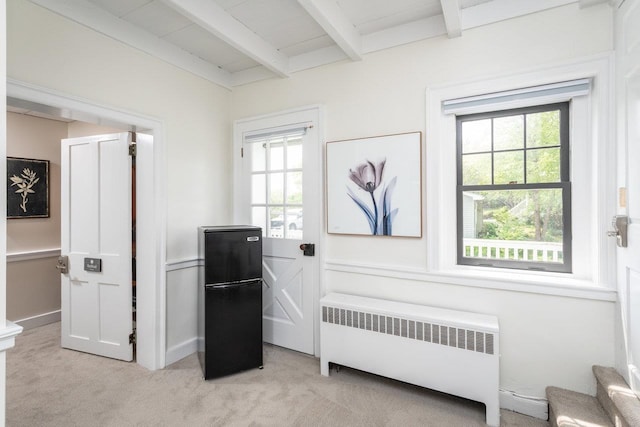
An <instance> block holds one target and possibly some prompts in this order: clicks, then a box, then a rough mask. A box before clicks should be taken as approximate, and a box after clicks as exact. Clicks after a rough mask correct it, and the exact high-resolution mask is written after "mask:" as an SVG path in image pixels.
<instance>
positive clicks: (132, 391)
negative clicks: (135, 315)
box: [6, 323, 548, 427]
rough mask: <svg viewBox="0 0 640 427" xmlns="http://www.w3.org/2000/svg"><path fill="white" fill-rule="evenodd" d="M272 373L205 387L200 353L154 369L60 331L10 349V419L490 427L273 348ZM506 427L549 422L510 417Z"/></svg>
mask: <svg viewBox="0 0 640 427" xmlns="http://www.w3.org/2000/svg"><path fill="white" fill-rule="evenodd" d="M264 352H265V353H264V354H265V365H264V369H263V370H259V369H253V370H250V371H246V372H243V373H240V374H236V375H231V376H228V377H225V378H221V379H217V380H210V381H206V382H205V381H204V380H203V379H202V375H201V371H200V367H199V365H198V360H197V357H196V356H195V355H191V356H189V357H186V358H185V359H183V360H181V361H179V362H177V363H174V364H173V365H171V366H169V367H167V368H166V369H163V370H159V371H155V372H152V371H147V370H145V369H144V368H141V367H140V366H138V365H137V364H135V363H126V362H119V361H115V360H111V359H106V358H102V357H98V356H93V355H89V354H85V353H80V352H75V351H70V350H64V349H62V348H60V324H59V323H54V324H51V325H47V326H42V327H39V328H36V329H32V330H29V331H26V332H24V333H23V334H22V335H20V336H18V337H17V338H16V347H15V348H13V349H11V350H9V351H8V352H7V422H6V425H7V426H9V427H16V426H29V427H35V426H437V427H450V426H451V427H457V426H460V427H467V426H468V427H475V426H484V425H485V423H484V417H485V414H484V405H482V404H479V403H475V402H470V401H467V400H464V399H459V398H456V397H452V396H448V395H445V394H441V393H437V392H433V391H430V390H427V389H424V388H420V387H415V386H411V385H408V384H404V383H400V382H397V381H393V380H389V379H385V378H381V377H377V376H374V375H370V374H367V373H363V372H359V371H356V370H352V369H347V368H342V369H341V370H340V372H338V373H336V372H335V370H332V372H331V376H330V377H329V378H326V377H323V376H321V375H320V363H319V361H318V359H315V358H313V357H310V356H305V355H302V354H299V353H296V352H293V351H289V350H285V349H282V348H279V347H274V346H271V345H265V347H264ZM501 418H502V426H507V427H543V426H545V427H546V426H548V424H547V422H545V421H540V420H537V419H534V418H530V417H526V416H524V415H519V414H515V413H513V412H509V411H502V417H501Z"/></svg>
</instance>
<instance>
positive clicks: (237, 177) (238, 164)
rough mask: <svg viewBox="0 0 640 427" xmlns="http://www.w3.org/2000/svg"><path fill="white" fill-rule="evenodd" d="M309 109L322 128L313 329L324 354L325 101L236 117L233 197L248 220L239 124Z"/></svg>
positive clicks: (237, 216)
mask: <svg viewBox="0 0 640 427" xmlns="http://www.w3.org/2000/svg"><path fill="white" fill-rule="evenodd" d="M305 111H311V112H313V113H314V114H315V117H316V120H317V121H316V123H317V125H316V126H317V132H318V141H319V143H318V144H317V147H316V148H317V152H316V153H315V155H316V156H317V158H318V159H320V164H319V166H320V167H319V168H318V174H320V176H319V177H318V180H317V182H318V188H317V189H316V191H315V194H316V195H317V196H316V197H318V200H317V206H318V208H319V210H320V223H319V229H318V237H317V239H316V241H315V243H316V251H315V257H316V259H317V262H316V266H317V267H316V272H315V273H316V274H317V280H314V282H313V286H314V289H313V316H314V319H316V321H315V322H314V327H313V329H314V331H313V340H314V345H313V347H314V355H315V356H317V357H319V356H320V322H319V321H317V320H318V319H319V318H320V311H319V310H320V309H319V305H320V297H321V295H322V293H323V289H324V270H323V268H322V267H321V266H322V265H323V264H324V256H325V255H324V247H325V244H324V243H325V237H324V236H325V234H326V233H325V224H326V221H325V219H324V212H325V208H324V196H323V195H324V190H323V187H322V183H323V182H324V175H323V173H324V162H323V159H324V107H323V106H322V105H308V106H303V107H299V108H293V109H288V110H283V111H277V112H274V113H270V114H264V115H259V116H253V117H248V118H244V119H240V120H235V121H234V134H233V153H234V156H233V183H234V201H233V218H234V221H236V222H243V221H246V219H245V217H246V215H243V213H244V212H243V209H244V207H243V205H242V201H241V197H239V195H238V192H241V191H243V188H242V182H243V178H242V157H241V150H242V143H243V140H242V135H241V134H240V133H239V132H237V131H236V127H237V126H238V125H239V124H242V123H245V122H251V121H258V120H264V119H271V118H277V117H280V116H285V115H288V114H295V113H301V112H305Z"/></svg>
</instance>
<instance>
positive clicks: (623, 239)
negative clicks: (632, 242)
mask: <svg viewBox="0 0 640 427" xmlns="http://www.w3.org/2000/svg"><path fill="white" fill-rule="evenodd" d="M611 226H612V227H613V230H611V231H608V232H607V236H609V237H615V238H616V243H617V244H618V246H619V247H621V248H626V247H627V228H628V226H629V217H628V216H626V215H616V216H614V217H613V220H612V221H611Z"/></svg>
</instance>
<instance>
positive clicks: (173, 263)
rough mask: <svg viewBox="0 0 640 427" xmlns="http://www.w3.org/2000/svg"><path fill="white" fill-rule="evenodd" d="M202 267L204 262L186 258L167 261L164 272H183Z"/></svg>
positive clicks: (200, 259) (198, 259) (199, 259)
mask: <svg viewBox="0 0 640 427" xmlns="http://www.w3.org/2000/svg"><path fill="white" fill-rule="evenodd" d="M202 266H204V260H203V259H202V258H187V259H180V260H175V259H172V260H168V261H167V263H166V266H165V271H166V272H167V273H168V272H170V271H176V270H185V269H187V268H194V267H202Z"/></svg>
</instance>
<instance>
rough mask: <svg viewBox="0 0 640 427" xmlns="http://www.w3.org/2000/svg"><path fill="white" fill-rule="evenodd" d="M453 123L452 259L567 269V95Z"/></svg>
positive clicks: (568, 181)
mask: <svg viewBox="0 0 640 427" xmlns="http://www.w3.org/2000/svg"><path fill="white" fill-rule="evenodd" d="M456 125H457V160H458V161H457V163H458V164H457V212H458V214H457V233H458V234H457V235H458V264H465V265H481V266H491V267H505V268H517V269H534V270H547V271H557V272H571V182H570V175H569V103H568V102H565V103H559V104H549V105H543V106H536V107H528V108H519V109H512V110H505V111H496V112H490V113H480V114H470V115H460V116H457V117H456Z"/></svg>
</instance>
